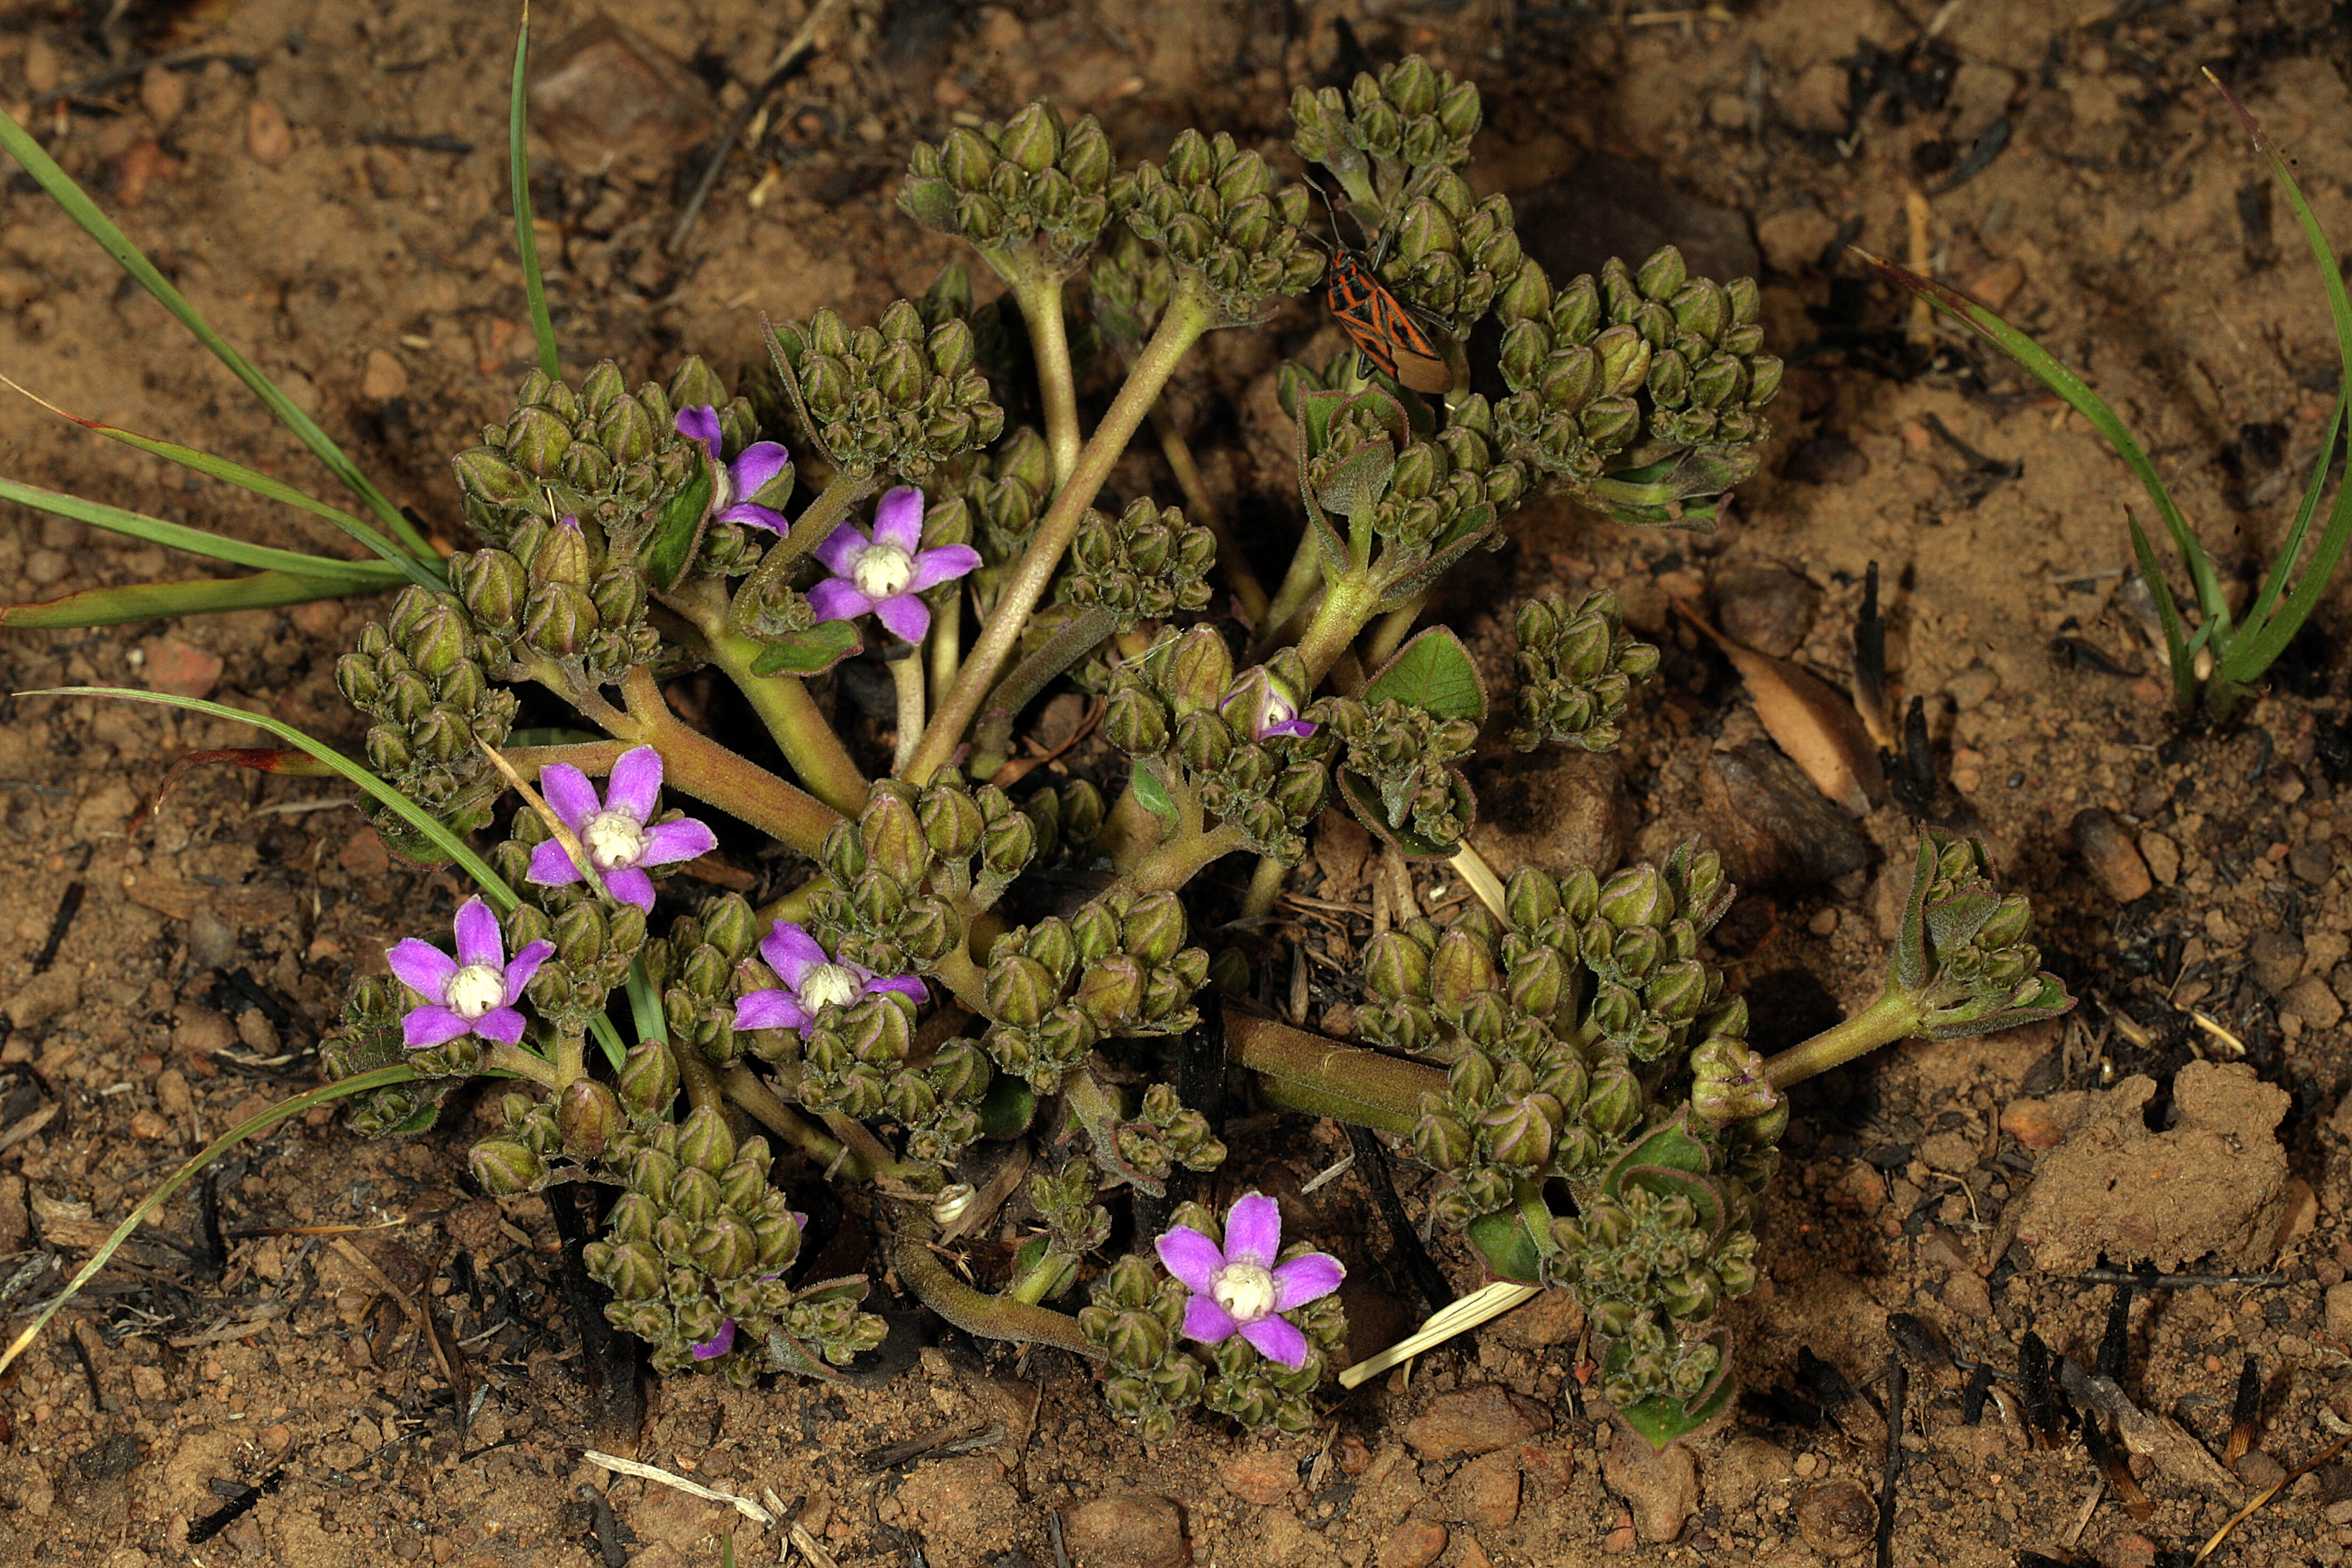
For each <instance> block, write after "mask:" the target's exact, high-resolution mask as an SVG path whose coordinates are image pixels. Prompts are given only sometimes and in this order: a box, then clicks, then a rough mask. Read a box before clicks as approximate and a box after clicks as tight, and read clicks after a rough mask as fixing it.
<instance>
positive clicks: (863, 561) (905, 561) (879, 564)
mask: <svg viewBox="0 0 2352 1568" xmlns="http://www.w3.org/2000/svg"><path fill="white" fill-rule="evenodd" d="M849 575H850V579H851V580H852V581H853V582H855V583H856V584H857V591H858V592H859V593H861V594H863V595H866V597H867V598H869V599H887V598H889V597H890V596H891V595H895V594H903V593H905V592H906V591H907V584H909V583H911V582H913V581H914V580H915V558H914V557H913V556H911V555H909V554H908V553H907V552H905V551H903V550H901V549H899V548H898V546H897V545H895V544H887V543H883V542H875V543H873V544H869V545H867V546H866V549H865V550H864V551H863V552H861V553H860V554H859V555H858V557H857V562H856V564H855V565H853V566H852V567H850V569H849Z"/></svg>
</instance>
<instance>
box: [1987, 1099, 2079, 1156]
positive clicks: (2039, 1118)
mask: <svg viewBox="0 0 2352 1568" xmlns="http://www.w3.org/2000/svg"><path fill="white" fill-rule="evenodd" d="M2000 1130H2001V1131H2003V1132H2006V1133H2008V1134H2009V1135H2010V1136H2011V1138H2014V1139H2016V1140H2017V1141H2018V1142H2020V1143H2022V1144H2023V1145H2025V1147H2027V1148H2028V1149H2055V1148H2056V1147H2058V1145H2059V1144H2060V1143H2061V1142H2063V1141H2064V1139H2065V1136H2066V1134H2065V1132H2064V1131H2063V1129H2061V1128H2060V1127H2059V1125H2058V1119H2057V1118H2056V1117H2055V1116H2053V1115H2052V1114H2051V1113H2050V1107H2049V1106H2047V1105H2045V1104H2043V1103H2042V1101H2041V1100H2011V1101H2010V1102H2009V1106H2008V1108H2007V1109H2006V1110H2002V1112H2001V1113H2000Z"/></svg>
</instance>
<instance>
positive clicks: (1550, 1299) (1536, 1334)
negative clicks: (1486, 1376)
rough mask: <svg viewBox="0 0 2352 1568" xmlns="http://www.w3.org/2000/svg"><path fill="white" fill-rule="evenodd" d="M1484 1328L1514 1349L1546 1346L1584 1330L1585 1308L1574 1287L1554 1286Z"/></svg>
mask: <svg viewBox="0 0 2352 1568" xmlns="http://www.w3.org/2000/svg"><path fill="white" fill-rule="evenodd" d="M1487 1332H1489V1333H1490V1334H1492V1335H1493V1336H1494V1338H1495V1341H1496V1343H1498V1344H1505V1345H1508V1346H1510V1347H1511V1348H1512V1349H1513V1350H1522V1351H1539V1350H1549V1349H1550V1348H1551V1347H1552V1346H1553V1345H1564V1344H1567V1343H1569V1342H1570V1341H1572V1340H1574V1339H1575V1338H1576V1337H1577V1336H1578V1335H1579V1334H1581V1333H1582V1332H1584V1309H1583V1308H1582V1307H1581V1306H1580V1305H1578V1304H1577V1300H1576V1293H1575V1292H1574V1291H1572V1290H1568V1289H1561V1288H1559V1287H1554V1288H1553V1289H1549V1290H1547V1291H1545V1292H1544V1293H1543V1294H1542V1295H1540V1296H1538V1297H1536V1298H1534V1299H1533V1300H1529V1301H1528V1302H1527V1303H1526V1304H1525V1305H1523V1306H1518V1307H1514V1308H1512V1309H1511V1310H1509V1311H1508V1312H1506V1313H1504V1314H1503V1315H1502V1316H1501V1317H1500V1318H1498V1319H1496V1321H1495V1323H1494V1326H1493V1327H1492V1328H1491V1329H1489V1330H1488V1331H1487Z"/></svg>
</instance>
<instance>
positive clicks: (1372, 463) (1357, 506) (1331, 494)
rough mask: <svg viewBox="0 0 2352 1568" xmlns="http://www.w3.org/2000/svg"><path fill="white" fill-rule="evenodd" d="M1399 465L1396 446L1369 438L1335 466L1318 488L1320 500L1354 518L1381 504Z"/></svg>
mask: <svg viewBox="0 0 2352 1568" xmlns="http://www.w3.org/2000/svg"><path fill="white" fill-rule="evenodd" d="M1396 466H1397V455H1396V448H1395V447H1391V446H1390V445H1389V444H1388V443H1387V442H1385V441H1367V442H1365V443H1364V444H1363V445H1362V446H1360V447H1357V448H1356V449H1355V451H1354V452H1353V453H1351V454H1349V458H1348V460H1347V461H1345V462H1343V463H1341V464H1340V465H1339V467H1338V468H1334V469H1332V470H1331V472H1330V474H1329V475H1328V477H1327V478H1326V479H1324V481H1323V488H1322V489H1320V490H1318V491H1317V492H1316V495H1315V499H1316V501H1317V502H1318V504H1319V505H1321V506H1322V507H1323V508H1324V510H1328V511H1336V512H1338V513H1339V515H1340V516H1341V517H1344V518H1346V519H1348V520H1349V521H1351V522H1352V521H1355V520H1356V519H1357V518H1358V517H1360V516H1361V515H1363V514H1364V513H1365V512H1368V511H1370V510H1372V509H1373V508H1374V507H1376V506H1378V505H1380V502H1381V495H1382V494H1383V493H1384V492H1385V491H1386V490H1387V489H1388V488H1389V477H1390V476H1391V475H1392V474H1394V473H1395V472H1396Z"/></svg>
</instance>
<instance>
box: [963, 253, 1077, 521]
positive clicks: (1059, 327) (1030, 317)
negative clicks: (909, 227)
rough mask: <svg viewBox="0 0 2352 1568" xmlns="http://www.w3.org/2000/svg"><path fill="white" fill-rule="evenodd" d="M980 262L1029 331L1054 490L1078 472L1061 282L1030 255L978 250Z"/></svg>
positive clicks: (1073, 376)
mask: <svg viewBox="0 0 2352 1568" xmlns="http://www.w3.org/2000/svg"><path fill="white" fill-rule="evenodd" d="M980 254H981V257H982V259H984V260H985V261H986V262H987V263H988V264H989V266H990V267H992V268H995V270H996V275H997V276H998V277H1000V278H1002V279H1004V281H1005V282H1006V283H1007V284H1008V285H1010V286H1011V288H1012V289H1013V300H1014V301H1015V302H1017V303H1018V304H1019V305H1020V307H1021V319H1022V320H1023V321H1025V322H1027V323H1028V326H1029V357H1030V358H1031V359H1033V360H1034V361H1035V362H1036V364H1037V397H1038V401H1039V402H1040V403H1041V404H1043V405H1045V451H1046V454H1047V456H1048V457H1049V458H1051V459H1052V460H1053V464H1054V483H1055V487H1056V488H1058V487H1060V486H1062V485H1065V484H1067V483H1068V482H1069V479H1070V475H1071V473H1072V472H1073V471H1075V470H1076V468H1077V466H1078V443H1079V440H1080V437H1079V434H1078V387H1077V378H1076V374H1075V373H1074V372H1073V371H1072V369H1071V366H1070V337H1069V330H1068V325H1067V323H1066V322H1065V321H1063V319H1062V279H1061V276H1060V274H1058V273H1056V272H1055V270H1054V269H1053V268H1050V267H1048V266H1046V264H1045V259H1044V258H1042V257H1040V256H1039V255H1038V254H1037V253H1036V251H1035V250H1034V249H1028V250H1017V251H1006V250H992V249H987V248H982V251H981V253H980Z"/></svg>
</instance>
